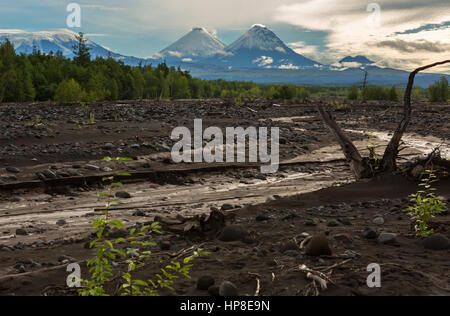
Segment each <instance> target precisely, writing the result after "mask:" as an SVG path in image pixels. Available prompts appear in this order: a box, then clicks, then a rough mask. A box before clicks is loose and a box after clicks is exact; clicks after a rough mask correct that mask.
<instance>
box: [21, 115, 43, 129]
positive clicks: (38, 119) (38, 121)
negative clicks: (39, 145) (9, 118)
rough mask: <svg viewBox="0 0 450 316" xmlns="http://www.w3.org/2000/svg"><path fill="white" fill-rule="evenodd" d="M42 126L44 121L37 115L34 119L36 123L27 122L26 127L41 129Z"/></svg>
mask: <svg viewBox="0 0 450 316" xmlns="http://www.w3.org/2000/svg"><path fill="white" fill-rule="evenodd" d="M42 125H43V124H42V120H41V117H40V116H39V115H36V117H35V118H34V122H26V123H25V127H33V128H36V129H37V128H39V127H41V126H42Z"/></svg>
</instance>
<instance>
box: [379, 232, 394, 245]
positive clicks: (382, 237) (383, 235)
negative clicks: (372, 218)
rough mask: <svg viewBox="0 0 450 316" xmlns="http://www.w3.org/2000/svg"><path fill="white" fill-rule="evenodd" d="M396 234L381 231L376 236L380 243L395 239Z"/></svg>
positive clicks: (391, 241)
mask: <svg viewBox="0 0 450 316" xmlns="http://www.w3.org/2000/svg"><path fill="white" fill-rule="evenodd" d="M396 238H397V234H394V233H381V234H380V236H378V242H379V243H382V244H388V243H393V242H395V241H396Z"/></svg>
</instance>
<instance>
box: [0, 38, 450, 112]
mask: <svg viewBox="0 0 450 316" xmlns="http://www.w3.org/2000/svg"><path fill="white" fill-rule="evenodd" d="M77 39H78V44H77V45H75V46H74V47H73V51H74V55H75V57H74V58H73V59H68V58H65V57H63V55H62V53H61V52H56V53H50V54H42V53H41V52H40V51H38V50H35V51H34V52H33V53H32V54H30V55H25V54H21V55H17V54H16V53H15V50H14V46H13V44H12V43H10V42H9V41H8V40H6V41H5V42H3V43H1V44H0V102H27V101H48V100H54V101H57V102H59V103H61V104H70V103H76V102H96V101H102V100H135V99H201V98H233V99H237V102H239V100H242V99H255V98H260V97H264V98H266V99H280V100H294V99H297V100H300V101H305V100H306V99H307V98H308V97H310V95H311V93H312V94H313V95H319V96H320V95H336V96H344V97H347V98H348V99H351V100H356V99H358V98H363V99H365V100H391V101H398V100H399V97H400V95H401V93H402V91H400V90H397V89H396V88H395V87H392V88H385V87H378V86H368V87H366V88H364V90H363V91H361V89H360V88H359V87H351V88H348V87H337V88H332V87H308V88H306V87H303V86H297V85H259V84H256V83H252V82H237V81H225V80H214V81H205V80H200V79H196V78H193V77H192V76H191V75H190V74H189V72H186V71H183V70H181V69H180V68H178V69H177V68H174V67H168V66H167V65H166V64H165V63H162V64H159V65H156V66H153V65H145V66H142V65H141V66H138V67H132V66H127V65H125V64H124V63H122V62H121V61H117V60H115V59H114V58H112V57H109V58H107V59H103V58H96V59H94V60H91V55H90V52H89V48H88V47H87V46H86V39H85V38H84V36H83V34H82V33H80V34H79V36H78V38H77ZM444 80H445V78H444V79H443V80H441V82H438V83H436V84H435V85H433V86H430V88H429V89H428V91H425V92H424V91H422V90H421V89H419V88H418V89H416V91H415V92H416V96H417V97H423V96H426V97H428V98H429V99H430V100H431V101H446V100H447V99H448V82H447V81H446V80H445V81H444Z"/></svg>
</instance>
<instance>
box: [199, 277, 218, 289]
mask: <svg viewBox="0 0 450 316" xmlns="http://www.w3.org/2000/svg"><path fill="white" fill-rule="evenodd" d="M215 283H216V280H214V278H213V277H211V276H209V275H203V276H201V277H200V278H199V279H198V281H197V289H199V290H202V291H207V290H209V288H210V287H211V286H213V285H214V284H215Z"/></svg>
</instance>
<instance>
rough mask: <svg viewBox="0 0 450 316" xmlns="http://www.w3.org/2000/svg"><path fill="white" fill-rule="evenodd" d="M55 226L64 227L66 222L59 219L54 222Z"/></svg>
mask: <svg viewBox="0 0 450 316" xmlns="http://www.w3.org/2000/svg"><path fill="white" fill-rule="evenodd" d="M56 225H58V226H64V225H67V222H66V221H65V220H63V219H60V220H59V221H57V222H56Z"/></svg>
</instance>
